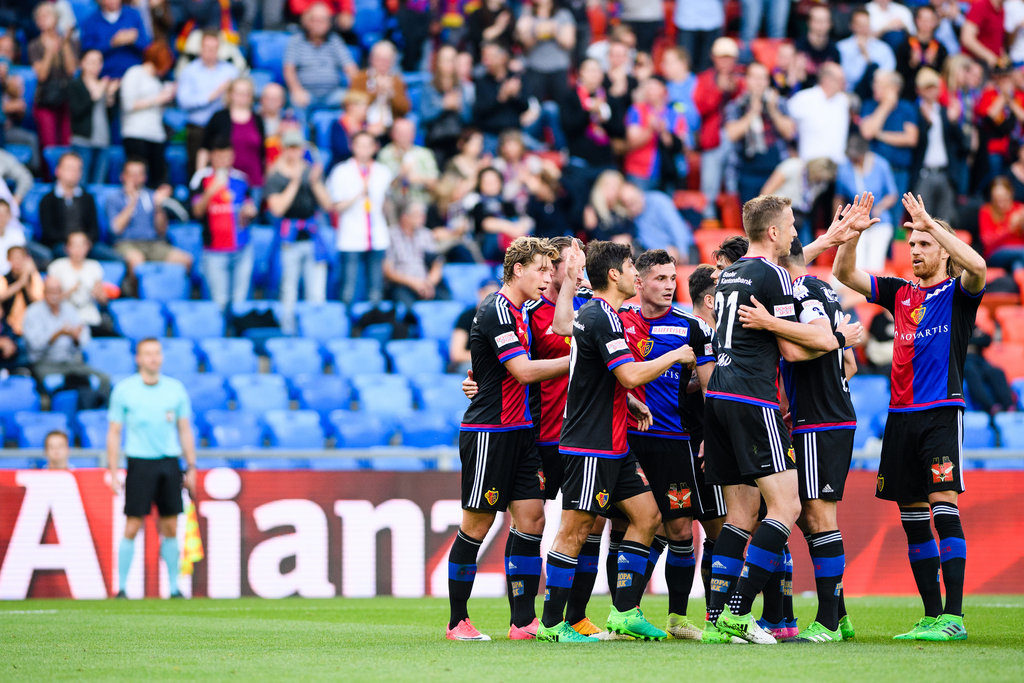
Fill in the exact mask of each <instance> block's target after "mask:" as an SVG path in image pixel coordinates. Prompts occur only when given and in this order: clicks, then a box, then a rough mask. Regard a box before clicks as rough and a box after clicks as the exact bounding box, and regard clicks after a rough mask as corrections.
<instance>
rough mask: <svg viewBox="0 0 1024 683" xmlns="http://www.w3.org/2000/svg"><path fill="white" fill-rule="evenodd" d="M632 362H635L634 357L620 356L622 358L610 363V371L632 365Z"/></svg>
mask: <svg viewBox="0 0 1024 683" xmlns="http://www.w3.org/2000/svg"><path fill="white" fill-rule="evenodd" d="M632 362H633V356H620V357H618V358H616V359H615V360H613V361H612V362H611V363H608V369H609V370H614V369H615V368H617V367H619V366H620V365H625V364H626V363H632Z"/></svg>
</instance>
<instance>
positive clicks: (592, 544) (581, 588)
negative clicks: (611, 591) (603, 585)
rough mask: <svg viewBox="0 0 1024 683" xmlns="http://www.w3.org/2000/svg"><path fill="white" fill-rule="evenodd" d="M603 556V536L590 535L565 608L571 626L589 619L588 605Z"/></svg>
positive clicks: (581, 553) (581, 552) (579, 559)
mask: <svg viewBox="0 0 1024 683" xmlns="http://www.w3.org/2000/svg"><path fill="white" fill-rule="evenodd" d="M600 555H601V534H590V535H589V536H587V540H586V542H585V543H584V544H583V547H582V548H581V549H580V556H579V557H578V558H576V559H577V564H576V577H575V578H574V579H573V580H572V588H571V590H570V591H569V604H568V605H567V606H566V608H565V620H566V621H568V622H569V623H570V624H575V623H577V622H580V621H583V620H584V619H586V618H587V603H589V602H590V596H591V594H592V593H593V592H594V582H595V581H597V558H598V557H599V556H600Z"/></svg>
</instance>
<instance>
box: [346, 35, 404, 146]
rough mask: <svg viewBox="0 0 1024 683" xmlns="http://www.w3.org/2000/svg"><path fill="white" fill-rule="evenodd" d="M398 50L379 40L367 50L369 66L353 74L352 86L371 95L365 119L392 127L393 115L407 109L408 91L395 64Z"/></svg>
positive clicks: (402, 114)
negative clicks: (368, 51) (368, 52)
mask: <svg viewBox="0 0 1024 683" xmlns="http://www.w3.org/2000/svg"><path fill="white" fill-rule="evenodd" d="M397 58H398V51H397V50H396V49H395V46H394V44H393V43H390V42H388V41H386V40H382V41H380V42H379V43H374V44H373V48H371V50H370V59H369V66H368V67H367V68H366V69H365V70H364V71H360V72H359V73H357V74H356V75H355V76H353V77H352V90H353V91H355V92H365V93H366V94H367V95H369V96H370V108H369V110H368V111H367V112H366V121H367V123H370V124H375V123H379V124H381V125H383V126H384V128H391V124H392V122H394V120H395V119H396V118H401V117H403V116H405V115H406V114H408V113H409V110H410V109H411V108H412V107H411V105H410V104H409V95H408V93H406V91H405V81H403V80H402V74H401V73H400V72H398V71H397V70H396V68H395V66H396V64H397Z"/></svg>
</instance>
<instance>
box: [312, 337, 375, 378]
mask: <svg viewBox="0 0 1024 683" xmlns="http://www.w3.org/2000/svg"><path fill="white" fill-rule="evenodd" d="M323 349H324V355H325V357H326V359H327V362H328V363H330V364H331V365H333V366H334V371H335V372H336V373H338V374H339V375H342V376H345V377H354V376H356V375H361V374H368V373H383V372H384V371H385V366H384V356H383V355H382V354H381V352H380V343H379V342H377V340H375V339H332V340H331V341H329V342H327V343H326V344H324V347H323Z"/></svg>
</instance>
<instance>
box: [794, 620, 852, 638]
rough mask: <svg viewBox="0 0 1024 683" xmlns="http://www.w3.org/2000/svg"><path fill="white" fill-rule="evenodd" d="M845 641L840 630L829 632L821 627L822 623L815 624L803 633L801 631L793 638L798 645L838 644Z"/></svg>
mask: <svg viewBox="0 0 1024 683" xmlns="http://www.w3.org/2000/svg"><path fill="white" fill-rule="evenodd" d="M842 639H843V632H842V631H841V630H840V629H838V628H837V629H836V630H835V631H829V630H828V629H827V628H825V627H824V626H822V625H821V622H818V621H816V622H814V623H813V624H811V625H810V626H808V627H807V628H805V629H804V630H803V631H800V633H798V634H797V635H796V637H795V638H793V642H796V643H838V642H839V641H841V640H842Z"/></svg>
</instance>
